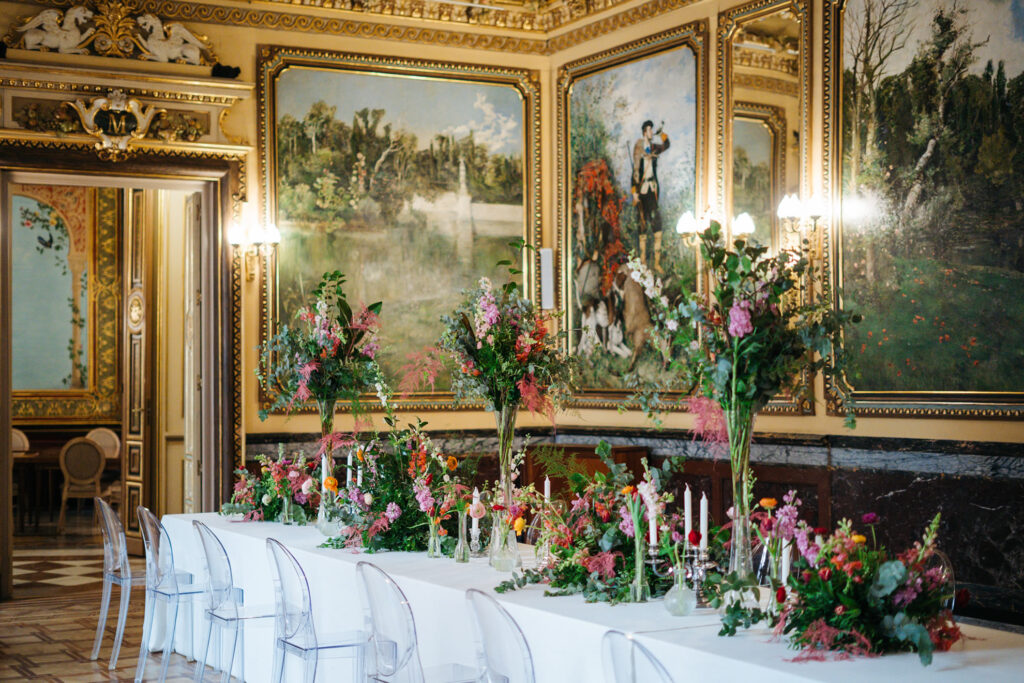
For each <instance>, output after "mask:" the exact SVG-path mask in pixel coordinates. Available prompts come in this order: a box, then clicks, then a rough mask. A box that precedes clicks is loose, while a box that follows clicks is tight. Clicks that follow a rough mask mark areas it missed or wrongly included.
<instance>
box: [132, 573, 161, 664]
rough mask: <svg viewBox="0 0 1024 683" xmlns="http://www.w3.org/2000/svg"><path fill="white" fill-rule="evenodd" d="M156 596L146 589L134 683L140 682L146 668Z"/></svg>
mask: <svg viewBox="0 0 1024 683" xmlns="http://www.w3.org/2000/svg"><path fill="white" fill-rule="evenodd" d="M154 603H156V596H155V595H150V594H149V591H148V590H147V591H146V612H145V616H144V617H143V618H142V644H141V645H140V646H139V663H138V665H137V666H136V667H135V683H142V673H143V672H144V671H145V670H146V657H148V656H149V636H150V635H151V634H152V633H153V611H154V609H155V605H154Z"/></svg>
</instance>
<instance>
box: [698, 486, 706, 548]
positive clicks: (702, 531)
mask: <svg viewBox="0 0 1024 683" xmlns="http://www.w3.org/2000/svg"><path fill="white" fill-rule="evenodd" d="M700 549H701V550H707V549H708V496H707V494H706V493H701V494H700Z"/></svg>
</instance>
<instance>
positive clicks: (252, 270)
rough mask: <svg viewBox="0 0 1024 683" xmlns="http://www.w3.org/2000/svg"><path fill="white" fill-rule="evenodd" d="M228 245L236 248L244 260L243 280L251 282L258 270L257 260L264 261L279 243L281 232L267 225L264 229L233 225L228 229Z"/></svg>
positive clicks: (272, 225) (269, 224) (255, 226)
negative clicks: (262, 259)
mask: <svg viewBox="0 0 1024 683" xmlns="http://www.w3.org/2000/svg"><path fill="white" fill-rule="evenodd" d="M227 237H228V243H230V244H231V246H233V247H235V248H237V249H238V250H239V251H240V252H241V254H242V256H243V257H244V259H245V279H246V280H248V281H249V282H252V281H253V280H255V279H256V271H257V270H259V259H260V257H263V258H264V259H265V258H267V257H268V256H269V255H270V252H271V251H273V250H274V248H276V247H277V245H278V244H280V242H281V231H280V230H278V229H277V226H276V225H274V224H272V223H268V224H267V225H266V226H265V227H260V226H259V225H258V224H256V225H250V226H248V227H246V226H243V225H240V224H239V223H235V224H233V225H232V226H231V227H230V228H229V229H228V235H227Z"/></svg>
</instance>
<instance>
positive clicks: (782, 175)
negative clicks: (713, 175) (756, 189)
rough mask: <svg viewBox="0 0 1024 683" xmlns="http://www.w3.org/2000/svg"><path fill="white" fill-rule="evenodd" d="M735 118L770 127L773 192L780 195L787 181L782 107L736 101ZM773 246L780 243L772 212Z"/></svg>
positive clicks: (727, 199) (733, 113)
mask: <svg viewBox="0 0 1024 683" xmlns="http://www.w3.org/2000/svg"><path fill="white" fill-rule="evenodd" d="M732 118H733V119H737V118H740V119H746V120H748V121H756V122H758V123H760V124H762V125H763V126H765V127H766V128H767V129H768V132H769V133H770V134H771V136H772V176H771V193H772V196H773V197H777V196H778V195H779V193H778V188H779V184H780V183H785V181H786V148H785V144H786V114H785V112H784V111H783V110H782V108H781V107H773V106H772V105H770V104H761V103H759V102H734V103H733V106H732ZM725 203H726V205H727V206H731V205H732V183H729V196H728V197H727V198H726V202H725ZM771 234H772V246H776V245H778V244H780V243H781V242H780V239H781V235H780V234H779V220H778V218H777V217H776V215H775V214H774V213H772V228H771Z"/></svg>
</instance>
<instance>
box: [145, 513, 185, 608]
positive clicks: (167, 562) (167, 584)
mask: <svg viewBox="0 0 1024 683" xmlns="http://www.w3.org/2000/svg"><path fill="white" fill-rule="evenodd" d="M138 513H139V527H140V529H141V531H142V543H143V545H144V546H145V550H146V589H147V590H159V591H160V592H161V593H167V594H176V593H178V592H179V591H178V576H177V574H176V573H175V571H174V551H173V550H172V549H171V540H170V537H169V536H168V535H167V532H166V531H165V530H164V525H163V524H161V523H160V520H159V519H157V517H156V515H154V514H153V513H152V512H151V511H150V510H149V509H148V508H145V507H143V506H141V505H140V506H139V509H138Z"/></svg>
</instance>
